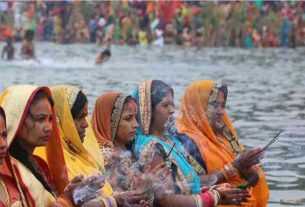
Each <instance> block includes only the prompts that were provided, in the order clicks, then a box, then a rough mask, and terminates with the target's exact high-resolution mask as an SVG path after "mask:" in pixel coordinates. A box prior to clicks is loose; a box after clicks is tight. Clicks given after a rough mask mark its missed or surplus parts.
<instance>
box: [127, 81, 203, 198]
mask: <svg viewBox="0 0 305 207" xmlns="http://www.w3.org/2000/svg"><path fill="white" fill-rule="evenodd" d="M152 84H153V80H147V81H143V82H141V83H140V84H139V85H138V87H137V88H136V89H135V91H134V92H133V95H132V96H133V97H134V99H135V100H136V103H137V120H138V122H139V127H138V129H137V134H136V138H135V144H134V154H135V156H136V157H137V158H138V159H139V162H140V163H143V164H144V163H145V162H146V160H147V157H148V154H149V153H150V152H151V150H153V147H154V146H155V145H156V144H159V145H161V146H162V148H163V149H164V151H165V152H166V154H167V155H168V154H170V156H168V159H169V160H170V162H172V163H174V164H175V165H176V166H177V176H176V177H177V180H176V184H177V186H178V188H179V190H180V192H181V193H182V194H195V193H199V192H200V179H199V176H198V174H197V173H196V171H195V170H194V169H193V167H192V166H191V165H190V164H189V163H188V161H187V158H186V157H185V156H184V148H183V146H182V144H181V143H180V142H179V141H178V140H177V139H176V138H175V137H170V140H168V141H165V140H162V139H160V138H158V137H155V136H153V135H150V134H149V129H150V124H151V120H152V113H153V111H152V101H151V88H152ZM165 135H166V136H168V137H169V136H170V135H169V133H168V132H165ZM169 142H171V143H169ZM173 143H175V147H174V148H173V150H172V151H171V149H172V147H173ZM170 151H171V153H169V152H170Z"/></svg>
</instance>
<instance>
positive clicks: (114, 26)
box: [0, 0, 305, 48]
mask: <svg viewBox="0 0 305 207" xmlns="http://www.w3.org/2000/svg"><path fill="white" fill-rule="evenodd" d="M28 29H30V30H32V31H34V34H35V39H36V40H38V41H54V42H57V43H61V44H68V43H74V42H79V43H88V42H91V43H97V44H99V45H107V44H109V42H111V43H113V44H120V45H124V44H127V45H137V44H140V45H143V46H146V45H149V44H150V45H156V46H163V45H165V44H174V45H179V46H184V47H190V46H195V47H204V46H207V47H214V46H216V47H227V46H229V47H245V48H252V47H291V48H295V47H297V46H304V45H305V2H304V1H264V0H255V1H216V2H215V1H141V0H121V1H13V0H12V1H1V2H0V41H1V40H5V39H7V38H9V37H11V38H12V39H13V40H15V41H21V40H22V39H23V38H24V35H25V31H27V30H28Z"/></svg>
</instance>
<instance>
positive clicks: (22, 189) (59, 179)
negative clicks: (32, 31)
mask: <svg viewBox="0 0 305 207" xmlns="http://www.w3.org/2000/svg"><path fill="white" fill-rule="evenodd" d="M0 103H1V105H2V106H3V109H4V110H5V112H6V121H7V122H6V124H7V131H6V129H5V127H3V126H2V127H1V126H0V127H1V129H0V130H1V136H2V137H3V136H4V137H5V136H7V147H8V150H9V153H6V154H5V158H4V159H5V160H4V161H1V162H2V164H1V165H0V167H1V174H0V175H1V176H0V177H1V182H0V183H1V185H0V197H1V202H2V203H1V205H2V206H30V207H32V206H37V207H38V206H39V207H40V206H73V199H72V194H73V190H74V189H75V187H77V186H80V185H81V181H82V177H81V176H78V177H75V178H74V179H73V180H72V181H71V182H68V179H67V173H66V169H65V167H64V160H63V153H62V151H61V150H60V149H61V147H54V146H60V140H59V139H58V136H53V137H55V138H53V139H50V140H49V138H50V136H51V135H52V134H54V133H55V134H56V133H58V131H57V128H56V120H55V119H53V116H54V110H53V100H52V98H51V92H50V90H49V88H47V87H36V86H29V85H23V86H14V87H11V88H8V89H7V90H5V91H4V92H3V94H1V96H0ZM2 116H3V115H2ZM2 118H3V117H2ZM1 121H3V120H1V118H0V124H2V125H3V123H1ZM56 137H57V138H56ZM1 139H2V138H1ZM1 141H2V140H1ZM40 146H41V147H46V149H47V150H46V152H47V158H48V160H49V161H50V162H49V165H47V164H46V163H45V162H44V161H43V160H42V159H41V158H40V157H38V156H35V155H33V151H34V149H35V148H36V147H40ZM52 146H53V147H52ZM1 149H6V147H5V146H4V147H1ZM3 152H4V151H1V155H0V156H1V158H2V159H1V160H3V157H4V156H3ZM49 167H50V168H51V167H52V168H53V169H54V168H57V171H56V174H50V171H49ZM54 183H58V184H59V185H60V186H61V188H60V190H59V191H58V192H55V191H54V190H53V184H54ZM57 195H61V196H59V197H58V196H57Z"/></svg>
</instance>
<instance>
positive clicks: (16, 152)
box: [9, 139, 52, 193]
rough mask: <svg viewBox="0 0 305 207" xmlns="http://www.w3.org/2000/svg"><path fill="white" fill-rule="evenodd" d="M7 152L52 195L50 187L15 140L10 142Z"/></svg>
mask: <svg viewBox="0 0 305 207" xmlns="http://www.w3.org/2000/svg"><path fill="white" fill-rule="evenodd" d="M9 152H10V155H11V156H12V157H14V158H16V159H17V160H19V161H20V162H21V163H22V164H24V165H25V166H26V167H27V168H28V169H29V170H30V171H31V172H32V173H33V174H34V176H35V177H36V178H37V179H38V180H39V181H40V183H41V184H42V185H43V187H44V188H45V189H46V190H47V191H49V192H50V193H52V187H51V185H50V184H49V183H48V181H47V180H46V179H45V177H44V176H43V174H42V172H40V171H39V169H37V167H35V166H36V165H35V164H34V163H33V161H31V159H30V155H29V153H28V152H27V151H26V150H25V149H24V148H23V147H22V146H21V145H20V144H19V142H18V140H17V139H14V141H13V142H12V144H11V146H10V147H9Z"/></svg>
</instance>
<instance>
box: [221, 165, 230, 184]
mask: <svg viewBox="0 0 305 207" xmlns="http://www.w3.org/2000/svg"><path fill="white" fill-rule="evenodd" d="M220 172H221V174H222V175H223V177H224V178H225V180H226V181H229V176H228V174H227V173H226V171H225V170H224V169H223V168H221V169H220Z"/></svg>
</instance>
